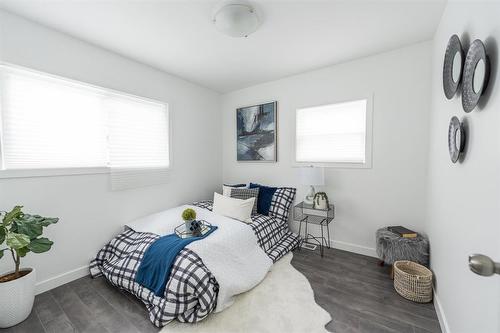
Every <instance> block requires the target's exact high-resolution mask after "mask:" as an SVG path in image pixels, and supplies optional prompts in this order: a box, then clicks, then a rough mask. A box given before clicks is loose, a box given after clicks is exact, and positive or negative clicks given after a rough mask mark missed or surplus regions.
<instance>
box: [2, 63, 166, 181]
mask: <svg viewBox="0 0 500 333" xmlns="http://www.w3.org/2000/svg"><path fill="white" fill-rule="evenodd" d="M0 116H1V117H0V120H1V127H0V129H1V131H0V144H1V145H0V147H1V149H0V153H1V155H0V156H1V159H0V161H1V165H0V167H1V168H0V169H1V170H30V169H66V168H88V167H109V168H111V171H112V177H111V180H112V185H113V188H130V187H138V186H144V185H151V184H155V183H161V182H164V181H165V175H166V170H167V168H168V167H169V165H170V159H169V115H168V108H167V105H166V104H164V103H160V102H155V101H151V100H146V99H142V98H139V97H134V96H130V95H127V94H123V93H119V92H116V91H110V90H108V89H105V88H99V87H95V86H91V85H87V84H84V83H78V82H75V81H72V80H67V79H64V78H60V77H54V76H51V75H48V74H43V73H39V72H33V71H30V70H25V69H20V68H17V67H12V66H6V65H2V66H0Z"/></svg>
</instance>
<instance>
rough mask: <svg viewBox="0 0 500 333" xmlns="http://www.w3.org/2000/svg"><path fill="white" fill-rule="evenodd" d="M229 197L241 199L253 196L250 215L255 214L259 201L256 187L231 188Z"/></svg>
mask: <svg viewBox="0 0 500 333" xmlns="http://www.w3.org/2000/svg"><path fill="white" fill-rule="evenodd" d="M231 198H236V199H243V200H246V199H249V198H255V202H254V204H253V208H252V215H253V214H257V202H258V201H259V189H258V188H231Z"/></svg>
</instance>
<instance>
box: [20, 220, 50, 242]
mask: <svg viewBox="0 0 500 333" xmlns="http://www.w3.org/2000/svg"><path fill="white" fill-rule="evenodd" d="M14 224H15V225H16V227H17V230H16V232H17V233H18V234H23V235H26V236H28V237H29V238H30V239H34V238H37V237H38V236H40V235H41V234H42V232H43V231H42V226H41V225H40V224H38V223H36V222H35V223H33V222H30V221H26V220H16V222H14Z"/></svg>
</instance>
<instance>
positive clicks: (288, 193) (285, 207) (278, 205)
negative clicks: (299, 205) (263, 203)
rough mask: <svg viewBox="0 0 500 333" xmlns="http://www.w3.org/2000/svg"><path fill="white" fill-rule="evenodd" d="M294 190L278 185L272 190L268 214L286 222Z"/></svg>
mask: <svg viewBox="0 0 500 333" xmlns="http://www.w3.org/2000/svg"><path fill="white" fill-rule="evenodd" d="M296 192H297V189H295V188H292V187H278V189H277V190H276V192H274V195H273V200H272V201H271V207H269V216H272V217H275V218H276V219H279V220H281V221H282V222H288V214H289V213H290V207H291V206H292V203H293V200H294V199H295V193H296Z"/></svg>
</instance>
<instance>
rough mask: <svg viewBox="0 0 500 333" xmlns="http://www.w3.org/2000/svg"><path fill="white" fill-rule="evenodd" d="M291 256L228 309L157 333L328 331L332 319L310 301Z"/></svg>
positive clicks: (311, 297)
mask: <svg viewBox="0 0 500 333" xmlns="http://www.w3.org/2000/svg"><path fill="white" fill-rule="evenodd" d="M292 257H293V255H292V254H291V253H289V254H287V255H286V256H284V257H283V258H282V259H281V260H279V261H278V262H277V263H276V264H274V265H273V267H272V268H271V271H270V272H269V273H268V274H267V276H266V278H265V279H264V281H262V282H261V283H260V284H259V285H258V286H257V287H255V288H254V289H252V290H250V291H249V292H246V293H244V294H241V295H239V296H237V299H236V301H235V303H234V304H233V305H232V306H231V307H229V308H228V309H226V310H224V311H222V312H219V313H212V314H210V315H209V316H208V317H207V318H206V319H205V320H203V321H201V322H200V323H198V324H185V323H179V322H177V321H174V322H171V323H170V324H168V325H167V326H165V327H164V328H163V329H162V331H161V333H249V332H252V333H253V332H256V333H261V332H262V333H281V332H286V333H291V332H297V333H303V332H314V333H316V332H318V333H319V332H328V331H327V330H326V329H325V325H326V324H327V323H328V322H329V321H330V320H331V319H332V318H331V316H330V314H329V313H328V312H326V311H325V310H324V309H323V308H322V307H320V306H319V305H318V304H316V302H315V301H314V294H313V290H312V288H311V285H310V284H309V281H307V279H306V277H305V276H304V275H302V273H300V272H299V271H297V270H296V269H295V268H294V267H293V266H292V265H291V264H290V262H291V260H292Z"/></svg>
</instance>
